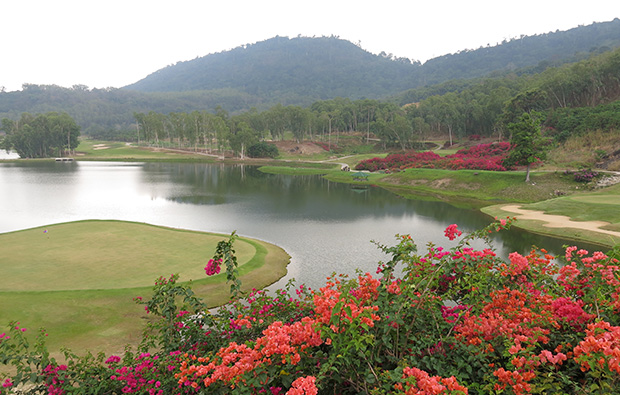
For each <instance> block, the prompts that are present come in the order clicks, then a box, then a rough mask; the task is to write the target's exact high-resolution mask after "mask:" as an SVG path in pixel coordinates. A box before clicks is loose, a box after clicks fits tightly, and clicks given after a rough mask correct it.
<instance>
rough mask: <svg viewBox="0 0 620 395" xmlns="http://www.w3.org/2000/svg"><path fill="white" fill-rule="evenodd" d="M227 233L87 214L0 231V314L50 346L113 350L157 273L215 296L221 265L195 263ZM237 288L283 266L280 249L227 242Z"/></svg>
mask: <svg viewBox="0 0 620 395" xmlns="http://www.w3.org/2000/svg"><path fill="white" fill-rule="evenodd" d="M227 237H228V235H217V234H210V233H203V232H195V231H187V230H179V229H170V228H165V227H160V226H153V225H147V224H143V223H134V222H123V221H103V220H88V221H78V222H71V223H61V224H55V225H48V226H44V227H37V228H32V229H27V230H21V231H16V232H9V233H3V234H0V246H2V251H3V252H4V257H3V262H4V264H3V265H2V267H0V278H2V279H3V281H2V284H1V285H0V295H1V297H2V300H3V301H4V302H3V308H2V309H1V310H0V320H1V321H2V322H9V321H11V320H14V319H15V317H24V318H23V319H22V321H21V322H20V323H19V326H20V327H23V328H28V329H29V330H32V331H33V332H34V331H36V330H38V329H39V328H41V327H44V329H45V331H46V332H47V333H49V336H48V338H47V341H48V345H49V347H50V349H51V350H59V349H60V347H61V346H64V347H68V348H70V349H71V350H72V351H74V352H82V351H85V350H91V351H93V352H98V351H101V350H106V351H108V352H111V351H122V349H123V348H124V346H125V345H126V344H136V343H137V342H138V341H139V340H140V339H141V332H142V329H143V325H144V320H147V319H148V318H149V316H148V315H147V314H146V313H145V312H144V310H143V308H142V307H141V306H139V305H137V304H135V303H134V302H133V299H134V298H137V297H145V298H148V297H149V296H150V292H151V289H152V287H153V284H154V282H155V280H156V279H157V278H158V277H160V276H162V275H163V276H170V275H171V274H179V275H180V281H182V282H187V281H191V283H192V287H193V289H194V291H195V292H196V293H197V295H198V296H200V297H201V298H203V299H204V301H205V302H206V303H207V304H208V305H209V306H217V305H221V304H223V303H225V302H226V301H227V300H228V298H229V294H228V285H226V274H225V273H224V271H223V272H222V273H220V274H218V275H215V276H212V277H207V276H206V275H205V271H204V267H205V265H206V263H207V261H208V260H209V259H210V258H211V257H212V256H213V254H214V252H215V249H216V246H217V244H218V242H219V241H221V240H224V239H226V238H227ZM234 249H235V254H236V257H237V259H238V262H239V274H240V276H241V281H242V286H243V289H252V288H263V287H265V286H267V285H269V284H272V283H274V282H275V281H277V280H278V279H279V278H281V277H282V276H284V275H285V274H286V266H287V264H288V262H289V256H288V255H287V254H286V252H284V250H282V249H280V248H278V247H276V246H274V245H271V244H268V243H265V242H262V241H257V240H252V239H248V238H244V237H240V238H238V239H237V240H236V241H235V244H234Z"/></svg>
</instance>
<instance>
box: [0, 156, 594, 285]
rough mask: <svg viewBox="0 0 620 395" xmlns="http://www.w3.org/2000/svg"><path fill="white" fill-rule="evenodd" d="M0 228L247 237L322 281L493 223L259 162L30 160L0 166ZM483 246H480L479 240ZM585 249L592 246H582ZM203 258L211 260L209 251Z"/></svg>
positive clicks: (554, 245) (501, 245) (515, 238)
mask: <svg viewBox="0 0 620 395" xmlns="http://www.w3.org/2000/svg"><path fill="white" fill-rule="evenodd" d="M0 185H1V188H2V189H1V191H0V232H6V231H11V230H17V229H24V228H29V227H34V226H42V225H47V224H51V223H58V222H66V221H74V220H83V219H120V220H129V221H137V222H147V223H152V224H157V225H164V226H170V227H175V228H185V229H193V230H203V231H213V232H220V233H230V232H232V231H233V230H236V231H237V232H238V233H239V234H241V235H246V236H250V237H254V238H258V239H262V240H266V241H269V242H272V243H275V244H277V245H280V246H282V247H283V248H285V249H286V251H287V252H288V253H289V254H290V255H291V256H292V261H291V265H290V266H289V275H288V276H287V278H286V279H284V280H282V281H281V282H280V283H278V284H277V286H281V285H282V284H284V282H285V281H286V280H287V279H288V278H290V277H295V278H296V279H297V280H298V281H300V282H305V283H307V284H309V285H310V286H313V287H317V286H320V285H322V284H323V283H324V279H325V277H326V276H327V275H329V274H331V273H332V272H334V271H335V272H343V273H348V274H354V273H355V270H356V269H358V268H359V269H361V270H363V271H370V272H374V270H375V269H376V264H377V262H378V261H379V260H381V259H386V257H385V256H383V255H382V254H381V252H380V251H379V250H378V249H377V248H376V246H374V245H373V244H372V243H371V242H370V241H371V240H375V241H377V242H380V243H382V244H393V242H394V240H395V239H394V235H395V234H397V233H399V234H411V235H412V237H414V239H415V240H416V242H417V244H418V246H419V247H420V250H423V249H424V245H425V244H426V243H429V242H432V243H436V244H441V245H447V246H450V245H454V244H451V243H450V242H448V241H447V239H445V238H444V237H443V230H444V229H445V227H446V226H448V225H449V224H452V223H458V224H459V227H460V228H461V229H462V230H464V231H468V230H475V229H479V228H481V227H483V226H485V225H486V224H488V223H489V221H490V219H489V218H488V217H486V216H485V215H483V214H481V213H480V212H478V211H476V210H465V209H459V208H455V207H453V206H450V205H448V204H446V203H441V202H430V201H424V200H407V199H403V198H400V197H398V196H396V195H394V194H392V193H390V192H387V191H385V190H382V189H379V188H373V187H368V188H367V189H365V190H363V191H359V190H355V189H354V188H352V187H351V186H350V185H346V184H337V183H333V182H330V181H327V180H325V179H323V178H321V177H318V176H285V175H273V174H265V173H261V172H260V171H258V170H257V168H256V167H253V166H245V165H234V166H225V165H219V164H204V163H192V164H179V163H144V164H142V163H116V162H68V163H57V162H54V161H28V162H19V163H2V164H0ZM494 240H495V241H496V246H497V248H498V252H499V253H500V254H501V255H503V256H507V255H508V253H509V252H512V251H519V252H522V253H526V252H528V251H529V249H530V247H531V246H532V245H533V244H535V245H539V246H544V247H545V248H547V249H548V250H550V251H551V252H552V253H560V252H561V246H562V244H565V243H566V242H565V241H562V240H555V239H552V238H548V237H543V236H538V235H533V234H530V233H527V232H523V231H519V230H516V229H514V230H512V231H511V232H510V233H500V234H498V235H495V236H494ZM476 247H482V245H476ZM586 248H587V247H586ZM206 258H207V257H206Z"/></svg>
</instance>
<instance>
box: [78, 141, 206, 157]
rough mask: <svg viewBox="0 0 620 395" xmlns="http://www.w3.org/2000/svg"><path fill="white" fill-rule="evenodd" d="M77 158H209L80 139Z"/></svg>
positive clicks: (195, 154)
mask: <svg viewBox="0 0 620 395" xmlns="http://www.w3.org/2000/svg"><path fill="white" fill-rule="evenodd" d="M75 158H76V159H78V160H209V159H211V158H210V157H208V156H205V155H201V154H199V153H193V152H191V151H190V152H181V151H172V150H163V149H158V148H145V147H138V146H136V145H135V144H130V143H123V142H111V141H98V140H81V141H80V145H79V146H78V147H77V149H76V156H75Z"/></svg>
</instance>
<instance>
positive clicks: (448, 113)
mask: <svg viewBox="0 0 620 395" xmlns="http://www.w3.org/2000/svg"><path fill="white" fill-rule="evenodd" d="M618 46H620V20H618V19H615V20H613V21H611V22H605V23H595V24H593V25H589V26H581V27H577V28H575V29H571V30H569V31H565V32H554V33H548V34H542V35H537V36H532V37H521V38H518V39H513V40H511V41H508V42H505V43H502V44H500V45H497V46H494V47H485V48H479V49H475V50H463V51H461V52H459V53H456V54H451V55H445V56H442V57H439V58H436V59H432V60H429V61H428V62H426V63H425V64H423V65H421V64H419V63H418V62H415V61H411V60H409V59H402V58H394V57H393V56H392V55H389V54H388V55H386V54H380V55H373V54H371V53H369V52H367V51H365V50H363V49H362V48H360V47H358V46H356V45H355V44H352V43H350V42H347V41H344V40H341V39H339V38H337V37H320V38H308V37H298V38H292V39H289V38H286V37H275V38H273V39H270V40H266V41H264V42H260V43H256V44H252V45H247V46H243V47H239V48H235V49H233V50H231V51H226V52H222V53H218V54H212V55H208V56H205V57H202V58H197V59H195V60H192V61H188V62H180V63H178V64H176V65H174V66H169V67H167V68H164V69H162V70H159V71H157V72H155V73H153V74H152V75H150V76H148V77H147V78H145V79H143V80H141V81H138V82H136V83H135V84H133V85H131V86H128V87H125V88H122V89H117V88H108V89H89V88H88V87H86V86H82V85H76V86H73V87H71V88H63V87H59V86H55V85H32V84H27V85H24V87H23V90H22V91H17V92H0V119H2V118H9V119H11V120H18V119H19V118H20V116H21V114H22V113H24V112H28V113H32V114H38V113H45V112H51V111H54V112H66V113H68V114H69V115H70V116H71V117H73V118H74V119H75V120H76V122H77V124H78V125H79V126H80V127H81V128H82V133H83V134H90V135H98V136H100V137H102V136H107V137H114V136H120V135H122V134H127V131H129V130H131V131H135V124H136V118H135V116H134V114H136V113H143V114H148V113H150V112H153V113H158V114H165V115H168V114H171V113H187V114H189V113H192V112H195V111H198V112H207V113H210V114H214V113H216V112H217V111H218V109H219V110H220V111H221V110H223V111H225V112H227V113H228V114H231V115H237V114H243V113H245V112H247V111H249V110H250V109H256V110H257V112H258V113H261V112H266V113H268V114H271V115H270V117H272V118H273V117H274V116H275V115H274V114H280V113H282V111H281V109H282V108H284V109H285V111H284V112H287V111H288V110H289V107H291V108H292V107H300V108H302V109H303V110H304V111H305V112H307V111H313V112H315V113H317V114H318V115H319V117H318V120H317V121H316V122H314V126H312V127H310V126H304V127H305V132H304V133H306V134H307V133H312V128H321V129H326V128H329V127H331V128H332V129H334V130H335V131H338V130H350V128H351V127H354V128H363V127H365V129H360V130H363V131H366V132H370V125H371V124H372V122H377V119H376V117H377V116H379V117H380V118H381V117H383V118H384V119H389V120H391V121H394V120H395V119H397V120H398V122H400V120H401V118H394V117H391V118H390V116H388V115H385V111H384V110H380V111H379V108H381V109H385V108H388V107H389V108H391V109H392V108H395V107H393V106H398V107H400V106H403V105H405V104H410V103H417V104H416V105H415V106H413V107H411V106H410V107H409V108H408V109H407V114H409V115H408V118H409V125H410V126H408V127H409V129H410V130H411V132H410V133H416V131H418V132H419V133H418V134H420V133H425V131H440V132H446V131H449V132H450V133H452V132H454V134H455V135H470V134H490V133H494V132H495V131H496V127H495V125H496V124H497V121H498V117H499V114H501V113H502V112H503V110H504V106H505V104H506V102H507V101H509V100H512V99H513V98H514V97H515V96H518V95H519V94H521V95H529V96H528V97H529V98H530V99H531V98H532V97H534V96H536V95H534V94H532V93H527V91H528V90H534V91H535V92H543V95H544V97H540V96H536V97H537V99H540V103H539V105H540V106H542V107H543V108H556V107H575V106H577V107H578V106H584V105H586V106H594V105H596V104H598V103H601V102H605V101H612V100H613V98H614V97H615V96H614V95H615V89H616V84H615V81H616V80H615V79H614V75H619V72H618V70H617V64H616V62H615V60H614V59H615V58H614V57H613V56H612V55H606V54H614V53H615V54H617V52H614V51H613V48H616V47H618ZM599 54H602V55H599ZM606 56H607V57H606ZM614 56H617V55H614ZM563 65H564V66H563ZM594 71H595V72H594ZM614 73H616V74H614ZM137 89H140V90H142V91H138V90H137ZM164 91H165V92H164ZM336 98H339V100H336V101H334V99H336ZM347 100H348V102H349V103H352V102H360V103H362V102H365V103H366V104H365V105H361V107H359V108H358V109H343V107H342V105H341V104H342V103H347ZM369 100H370V101H369ZM375 101H380V102H381V103H380V105H374V104H372V103H374V102H375ZM322 102H324V103H322ZM543 102H544V103H543ZM334 103H336V104H334ZM369 103H371V104H369ZM388 104H389V105H388ZM277 105H280V107H279V108H276V109H274V106H277ZM345 107H346V106H345ZM317 109H318V110H317ZM398 111H401V112H402V113H403V114H404V111H405V110H402V109H401V110H398ZM288 112H290V113H291V114H293V113H295V114H296V113H298V111H297V109H295V110H292V111H288ZM393 112H394V111H392V110H389V111H388V113H390V114H391V113H393ZM351 113H353V114H354V115H350V114H351ZM294 123H295V124H296V125H302V124H303V122H300V121H299V120H296V121H295V122H294ZM373 125H375V126H376V127H377V128H382V127H383V128H385V127H386V125H382V124H380V123H377V124H373ZM381 125H382V126H381ZM388 126H389V125H388ZM405 126H406V125H404V124H401V125H400V129H403V128H405ZM277 127H278V128H279V127H281V126H277ZM282 127H284V126H282ZM279 133H280V131H279V130H278V131H275V134H279ZM377 133H378V134H381V132H380V131H377ZM383 133H386V134H388V133H391V134H392V135H393V138H392V139H396V140H398V138H397V137H395V136H396V135H397V134H398V133H394V132H391V131H390V130H389V129H385V130H383Z"/></svg>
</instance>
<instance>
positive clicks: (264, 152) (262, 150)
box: [247, 141, 279, 159]
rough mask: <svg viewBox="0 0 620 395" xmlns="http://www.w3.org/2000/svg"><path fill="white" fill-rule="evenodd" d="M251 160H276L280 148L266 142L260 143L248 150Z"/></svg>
mask: <svg viewBox="0 0 620 395" xmlns="http://www.w3.org/2000/svg"><path fill="white" fill-rule="evenodd" d="M247 154H248V156H249V157H250V158H272V159H273V158H275V157H277V156H278V154H279V152H278V147H276V146H275V144H270V143H268V142H266V141H260V142H258V143H256V144H254V145H251V146H250V147H249V148H248V152H247Z"/></svg>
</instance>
